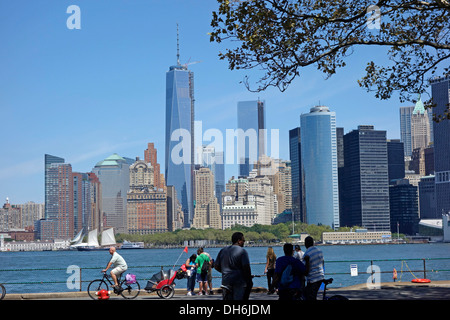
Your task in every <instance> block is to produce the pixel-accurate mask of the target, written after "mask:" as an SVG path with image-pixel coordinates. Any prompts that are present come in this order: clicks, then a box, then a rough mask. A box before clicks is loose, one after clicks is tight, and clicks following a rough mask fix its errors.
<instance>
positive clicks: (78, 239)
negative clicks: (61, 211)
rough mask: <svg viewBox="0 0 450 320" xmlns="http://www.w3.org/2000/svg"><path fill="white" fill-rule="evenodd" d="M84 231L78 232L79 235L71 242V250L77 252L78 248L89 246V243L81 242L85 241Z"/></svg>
mask: <svg viewBox="0 0 450 320" xmlns="http://www.w3.org/2000/svg"><path fill="white" fill-rule="evenodd" d="M83 230H84V229H81V231H80V232H78V234H77V235H76V236H75V238H73V239H72V240H71V241H70V243H71V245H70V246H69V250H77V247H79V246H85V245H87V243H83V242H81V241H83V236H84V235H83Z"/></svg>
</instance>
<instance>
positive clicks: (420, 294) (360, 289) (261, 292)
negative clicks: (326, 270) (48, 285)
mask: <svg viewBox="0 0 450 320" xmlns="http://www.w3.org/2000/svg"><path fill="white" fill-rule="evenodd" d="M214 291H215V294H214V295H206V296H186V290H185V289H176V291H175V295H174V296H173V298H172V299H171V300H183V301H189V300H192V301H196V300H221V299H222V295H221V293H220V292H219V290H214ZM337 294H339V295H343V296H345V297H347V298H348V299H349V300H450V281H433V282H431V283H426V284H419V283H411V282H389V283H381V285H380V288H379V289H368V288H367V286H366V284H359V285H355V286H351V287H345V288H333V287H332V285H331V286H330V287H329V288H328V289H327V296H328V297H330V296H332V295H337ZM321 298H322V297H321V293H319V299H321ZM4 300H91V298H90V297H89V296H88V294H87V292H85V291H84V292H61V293H23V294H8V293H7V294H6V296H5V298H4ZM110 300H124V299H123V298H122V297H121V296H116V295H114V294H113V295H112V296H111V298H110ZM137 300H163V299H161V298H159V297H158V296H157V295H156V293H151V294H149V293H147V292H145V291H143V292H142V293H141V294H140V295H139V296H138V297H137ZM250 300H262V301H264V300H278V295H276V294H272V295H268V294H267V290H266V289H265V288H253V291H252V294H251V295H250Z"/></svg>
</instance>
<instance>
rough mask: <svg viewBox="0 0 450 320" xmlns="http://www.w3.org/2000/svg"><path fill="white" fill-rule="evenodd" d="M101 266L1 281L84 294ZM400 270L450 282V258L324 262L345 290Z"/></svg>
mask: <svg viewBox="0 0 450 320" xmlns="http://www.w3.org/2000/svg"><path fill="white" fill-rule="evenodd" d="M355 265H356V266H357V269H358V274H357V275H356V276H355V275H353V276H352V275H351V270H350V268H351V267H353V268H354V267H355ZM103 268H104V266H100V267H80V268H78V267H77V266H69V267H68V268H41V269H31V268H30V269H3V270H1V269H0V282H2V283H3V285H4V286H5V288H6V291H7V293H39V292H68V291H85V290H86V288H87V285H88V284H89V282H90V281H92V280H93V279H97V278H100V277H101V273H100V271H101V270H102V269H103ZM161 268H163V269H164V270H169V269H172V268H173V265H162V266H161V265H158V266H156V265H154V266H129V268H128V270H127V272H126V273H133V274H136V278H137V280H138V281H139V282H140V284H141V287H142V288H143V287H145V285H146V282H147V280H148V279H150V278H151V276H152V275H153V274H155V273H156V272H159V271H160V270H161ZM251 268H252V274H253V275H255V277H254V278H253V285H254V287H264V288H267V279H266V276H265V274H264V268H265V263H264V262H259V263H252V264H251ZM394 268H395V269H396V271H397V279H396V281H402V282H405V281H407V282H409V281H411V280H412V279H414V278H428V279H430V280H432V281H433V280H434V281H436V280H449V279H450V277H449V274H448V273H446V272H450V258H427V259H374V260H343V261H325V273H326V276H327V277H333V278H334V279H335V281H334V283H333V286H335V287H346V286H350V285H354V284H360V283H365V282H367V281H368V280H369V279H371V281H374V279H375V277H371V276H373V275H377V276H378V277H379V279H378V280H379V281H380V282H391V281H393V278H392V276H391V275H393V269H394ZM220 281H221V274H220V273H218V272H217V271H216V270H213V287H219V286H220ZM176 284H177V288H186V279H182V280H176Z"/></svg>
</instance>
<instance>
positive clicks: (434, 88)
mask: <svg viewBox="0 0 450 320" xmlns="http://www.w3.org/2000/svg"><path fill="white" fill-rule="evenodd" d="M431 93H432V97H433V103H434V104H435V105H436V107H435V108H434V110H433V112H434V113H435V114H437V115H445V112H446V111H447V112H448V110H447V108H448V105H449V103H450V77H447V78H438V79H435V80H432V81H431ZM433 130H434V170H435V183H436V189H435V190H436V214H437V216H438V217H440V216H441V215H442V214H448V213H449V212H450V138H449V137H450V120H448V119H444V120H442V121H440V122H434V124H433Z"/></svg>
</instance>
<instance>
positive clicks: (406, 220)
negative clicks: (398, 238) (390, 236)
mask: <svg viewBox="0 0 450 320" xmlns="http://www.w3.org/2000/svg"><path fill="white" fill-rule="evenodd" d="M418 200H419V199H418V194H417V187H416V186H413V185H411V184H409V181H408V180H407V179H397V180H394V181H393V182H392V183H391V185H390V186H389V205H390V216H391V232H393V233H394V232H397V230H398V232H399V233H404V234H407V235H415V234H416V233H417V232H418V231H419V201H418Z"/></svg>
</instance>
